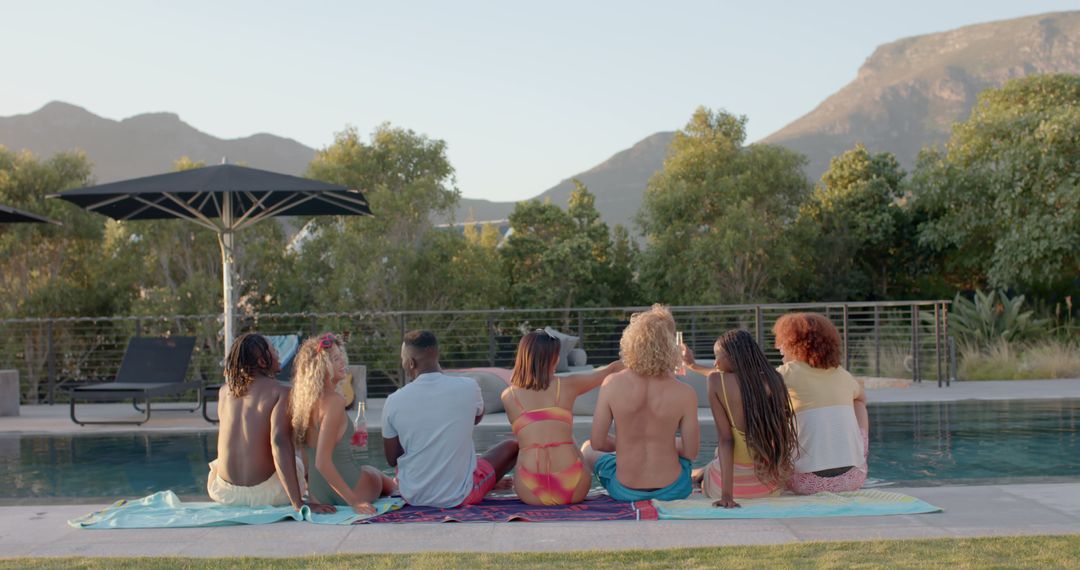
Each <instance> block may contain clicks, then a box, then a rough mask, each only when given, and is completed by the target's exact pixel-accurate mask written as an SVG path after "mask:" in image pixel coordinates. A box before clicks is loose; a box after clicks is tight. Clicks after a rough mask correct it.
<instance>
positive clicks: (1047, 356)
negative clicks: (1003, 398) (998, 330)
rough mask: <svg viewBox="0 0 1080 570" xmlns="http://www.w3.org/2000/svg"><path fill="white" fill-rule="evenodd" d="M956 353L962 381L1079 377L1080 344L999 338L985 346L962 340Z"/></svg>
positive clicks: (958, 371)
mask: <svg viewBox="0 0 1080 570" xmlns="http://www.w3.org/2000/svg"><path fill="white" fill-rule="evenodd" d="M959 352H960V355H959V356H960V362H959V368H958V370H957V373H958V375H959V376H960V378H961V379H962V380H1037V379H1054V378H1080V346H1077V345H1076V343H1074V342H1068V341H1060V340H1043V341H1039V342H1036V343H1034V344H1029V345H1025V344H1020V343H1010V342H1008V341H1005V340H999V341H998V342H996V343H993V344H991V345H989V346H985V347H979V346H976V345H974V344H971V343H965V344H963V345H961V347H960V351H959Z"/></svg>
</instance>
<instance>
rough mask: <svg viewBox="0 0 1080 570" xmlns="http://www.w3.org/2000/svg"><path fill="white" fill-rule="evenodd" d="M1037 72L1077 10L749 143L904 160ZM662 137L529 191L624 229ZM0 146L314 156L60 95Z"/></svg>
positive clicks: (286, 158) (1062, 67) (482, 207)
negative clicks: (585, 192) (583, 192)
mask: <svg viewBox="0 0 1080 570" xmlns="http://www.w3.org/2000/svg"><path fill="white" fill-rule="evenodd" d="M1042 73H1071V74H1080V12H1059V13H1053V14H1043V15H1039V16H1029V17H1024V18H1016V19H1013V20H1003V21H999V22H991V23H987V24H977V25H973V26H966V27H963V28H957V29H955V30H951V31H947V32H940V33H934V34H927V35H922V36H916V37H911V38H905V39H901V40H897V41H894V42H892V43H888V44H885V45H882V46H881V47H879V48H877V49H876V50H875V51H874V52H873V54H871V55H870V57H869V58H868V59H867V60H866V62H865V63H864V64H863V65H862V67H860V68H859V70H858V73H857V75H856V77H855V79H854V80H853V81H852V82H851V83H849V84H848V85H846V86H844V87H843V88H841V89H840V90H839V91H837V92H836V93H835V94H833V95H832V96H830V97H829V98H827V99H826V100H825V101H823V102H822V103H821V104H820V105H818V106H817V107H816V108H815V109H813V110H812V111H810V112H809V113H807V114H806V115H804V116H803V117H800V118H799V119H798V120H796V121H794V122H792V123H791V124H789V125H787V126H785V127H784V128H782V129H780V130H779V131H777V132H775V133H773V134H771V135H769V136H767V137H765V138H764V139H762V141H761V142H765V143H770V144H777V145H781V146H784V147H787V148H790V149H792V150H795V151H798V152H800V153H803V154H804V155H806V157H807V159H808V160H809V164H808V165H807V168H806V173H807V175H808V176H809V177H810V178H811V179H812V180H817V179H818V178H819V177H820V176H821V174H822V173H823V172H824V171H825V169H826V168H827V167H828V164H829V159H830V158H832V157H833V156H836V155H837V154H840V153H841V152H843V151H845V150H848V149H850V148H851V147H853V146H854V145H855V143H857V142H862V143H863V144H865V145H866V146H867V147H868V148H869V149H870V150H872V151H875V152H881V151H888V152H892V153H893V154H895V155H896V156H897V158H898V159H899V160H900V162H901V164H902V165H904V166H905V167H908V168H910V167H911V166H912V165H913V164H914V161H915V157H916V155H917V154H918V152H919V149H921V148H922V147H923V146H926V145H930V144H934V143H938V142H941V141H943V140H945V138H946V137H947V136H948V134H949V129H950V127H951V125H952V124H953V123H955V122H957V121H960V120H963V119H964V118H966V117H967V116H968V114H969V113H970V111H971V107H972V106H973V105H974V104H975V101H976V97H977V96H978V94H979V92H981V91H982V90H984V89H987V88H990V87H999V86H1001V85H1002V84H1004V83H1005V82H1006V81H1008V80H1010V79H1013V78H1017V77H1024V76H1027V75H1033V74H1042ZM690 111H692V109H687V115H688V116H689V113H690ZM734 111H736V112H737V111H738V110H737V109H735V110H734ZM673 135H674V133H672V132H660V133H656V134H653V135H650V136H648V137H646V138H644V139H642V140H641V141H639V142H638V143H636V144H635V145H633V146H632V147H630V148H628V149H626V150H623V151H621V152H618V153H616V154H615V155H613V156H612V157H611V158H609V159H608V160H606V161H604V162H602V163H600V164H598V165H597V166H595V167H593V168H591V169H589V170H587V171H585V172H582V173H579V174H577V175H575V176H571V177H569V178H567V179H565V180H563V181H562V182H560V183H559V184H557V185H555V186H554V187H552V188H549V189H547V190H545V191H544V192H542V193H540V194H539V195H537V198H539V199H541V200H546V199H550V200H551V201H552V202H553V203H555V204H558V205H560V206H565V205H566V202H567V198H568V197H569V195H570V191H571V190H572V189H573V183H572V182H571V179H573V178H577V179H579V180H581V181H582V182H584V183H585V184H586V185H587V186H588V187H589V189H590V190H591V191H592V192H593V193H594V194H595V195H596V205H597V208H598V209H599V210H600V213H601V215H602V216H603V218H604V220H605V221H607V222H608V223H609V224H616V223H621V224H626V225H628V226H629V227H632V222H631V220H632V218H633V216H634V214H635V213H636V212H637V210H638V208H639V206H640V204H641V201H642V196H643V195H644V192H645V186H646V184H647V183H648V181H649V177H650V176H652V174H653V173H655V172H656V171H657V170H659V169H660V168H661V166H662V165H663V160H664V156H665V154H666V152H667V147H668V144H669V143H670V142H671V139H672V137H673ZM0 144H2V145H5V146H8V147H11V148H29V149H30V150H32V151H34V152H36V153H37V154H39V155H42V156H49V155H51V154H53V153H55V152H57V151H60V150H66V149H71V148H82V149H84V150H85V151H86V152H87V154H88V155H89V156H90V159H91V160H92V161H93V162H94V172H95V175H96V177H97V180H98V181H100V182H107V181H111V180H117V179H121V178H128V177H132V176H139V175H145V174H152V173H157V172H162V171H165V170H169V169H170V168H171V166H172V163H173V161H174V160H176V159H177V158H179V157H181V156H185V155H186V156H189V157H191V158H192V159H195V160H203V161H206V162H207V163H217V162H219V161H220V160H221V158H222V157H223V156H226V157H228V158H229V160H231V161H234V162H243V163H246V164H249V165H251V166H255V167H260V168H267V169H270V170H276V171H279V172H285V173H290V174H299V173H301V172H303V171H304V169H305V168H306V167H307V164H308V162H309V161H310V160H311V158H312V157H313V156H314V154H315V151H314V150H313V149H310V148H308V147H305V146H304V145H302V144H300V143H298V142H296V141H293V140H291V139H285V138H281V137H276V136H273V135H268V134H258V135H253V136H250V137H245V138H240V139H231V140H223V139H219V138H216V137H213V136H210V135H208V134H206V133H202V132H200V131H198V130H196V129H195V128H193V127H192V126H190V125H188V124H186V123H184V122H182V121H181V120H180V119H179V117H177V116H176V115H174V114H171V113H151V114H145V115H137V116H135V117H131V118H129V119H124V120H122V121H113V120H109V119H104V118H101V117H98V116H96V115H94V114H92V113H90V112H88V111H86V110H85V109H82V108H79V107H76V106H74V105H68V104H65V103H49V104H48V105H46V106H45V107H43V108H42V109H40V110H38V111H35V112H33V113H30V114H27V115H18V116H13V117H6V118H3V117H0ZM513 208H514V203H512V202H490V201H487V200H472V199H463V200H462V201H461V203H460V205H459V207H458V209H457V211H456V213H455V220H456V221H458V222H462V221H466V220H470V219H472V220H480V221H484V220H500V219H505V218H506V217H507V216H508V215H509V214H510V212H511V211H512V210H513Z"/></svg>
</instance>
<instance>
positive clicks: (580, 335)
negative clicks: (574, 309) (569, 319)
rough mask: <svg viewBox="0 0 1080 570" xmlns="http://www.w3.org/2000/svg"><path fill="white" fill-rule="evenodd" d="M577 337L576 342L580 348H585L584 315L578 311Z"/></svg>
mask: <svg viewBox="0 0 1080 570" xmlns="http://www.w3.org/2000/svg"><path fill="white" fill-rule="evenodd" d="M577 337H578V339H580V340H579V341H578V342H580V343H581V346H583V347H584V346H585V314H584V313H582V312H581V309H578V313H577Z"/></svg>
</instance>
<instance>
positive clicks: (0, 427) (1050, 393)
mask: <svg viewBox="0 0 1080 570" xmlns="http://www.w3.org/2000/svg"><path fill="white" fill-rule="evenodd" d="M867 392H868V395H869V398H870V402H871V403H882V404H889V403H893V404H899V403H916V402H956V401H961V400H1046V399H1051V400H1057V399H1065V398H1080V379H1063V380H1011V381H987V382H954V383H953V385H952V386H949V387H942V388H938V386H937V382H936V381H933V382H931V381H929V380H928V381H925V382H923V383H921V384H912V385H911V386H910V387H908V388H878V389H873V390H868V391H867ZM384 402H385V400H384V399H381V398H373V399H369V400H368V408H367V410H368V411H367V419H368V425H370V426H373V427H375V426H378V425H380V421H381V418H382V407H383V403H384ZM164 406H169V407H182V406H183V404H181V403H175V404H173V403H170V404H163V406H162V407H164ZM79 417H80V418H81V419H88V420H93V419H103V418H114V419H115V418H123V419H137V418H138V417H139V413H138V412H136V411H135V410H134V409H132V407H131V404H79ZM699 417H700V419H701V421H704V422H712V415H711V413H710V412H709V410H708V408H701V409H700V411H699ZM591 421H592V418H591V417H589V416H577V417H575V418H574V422H575V423H577V424H587V423H589V422H591ZM480 425H481V426H485V427H507V426H509V425H510V422H509V421H508V420H507V419H506V414H504V413H494V414H487V415H486V416H484V419H483V420H482V421H481V423H480ZM216 430H217V426H215V425H213V424H210V423H207V422H206V421H205V420H204V419H203V418H202V415H201V414H200V413H199V412H186V411H175V410H168V409H160V408H154V409H153V411H152V415H151V418H150V421H149V422H147V423H146V424H144V425H142V426H138V427H136V426H130V425H91V426H78V425H76V424H74V423H72V421H71V419H70V418H69V417H68V406H67V405H64V404H57V405H54V406H49V405H35V406H22V409H21V410H20V415H19V416H8V417H0V433H5V432H7V433H26V434H31V433H37V434H42V433H48V434H78V433H116V432H131V431H138V432H193V431H198V432H208V431H216Z"/></svg>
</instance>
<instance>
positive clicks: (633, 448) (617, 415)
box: [593, 370, 699, 489]
mask: <svg viewBox="0 0 1080 570" xmlns="http://www.w3.org/2000/svg"><path fill="white" fill-rule="evenodd" d="M597 413H598V414H600V415H601V417H600V418H597V419H600V420H601V421H600V423H599V425H600V426H601V427H600V429H603V424H604V423H610V420H612V419H613V420H614V422H615V426H616V432H617V433H616V437H615V452H616V455H617V457H618V464H617V471H616V476H617V477H618V479H619V482H620V483H622V484H623V485H625V486H627V487H631V488H635V489H657V488H662V487H666V486H667V485H670V484H671V483H672V482H673V481H675V480H676V479H677V478H678V477H679V475H680V473H681V470H682V468H681V466H680V465H679V457H680V455H682V456H685V457H687V458H693V457H694V456H696V455H697V451H698V444H699V442H698V435H699V434H698V425H697V396H696V394H695V393H694V389H693V388H691V387H690V386H687V385H686V384H683V383H681V382H679V381H678V380H676V379H675V377H674V375H667V376H662V377H645V376H641V375H639V374H637V373H636V372H634V371H632V370H625V371H623V372H620V373H618V374H614V375H612V376H610V377H608V379H607V380H606V381H605V382H604V384H603V386H602V387H601V388H600V396H599V401H598V402H597ZM594 422H595V419H594ZM597 425H598V424H597V423H594V433H593V438H594V440H595V439H596V438H597V433H596V430H597V427H596V426H597ZM680 430H681V431H682V435H683V438H684V440H686V441H685V443H684V444H683V446H682V448H681V449H680V447H679V446H678V445H677V443H676V434H677V433H678V432H679V431H680ZM691 440H692V441H691Z"/></svg>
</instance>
